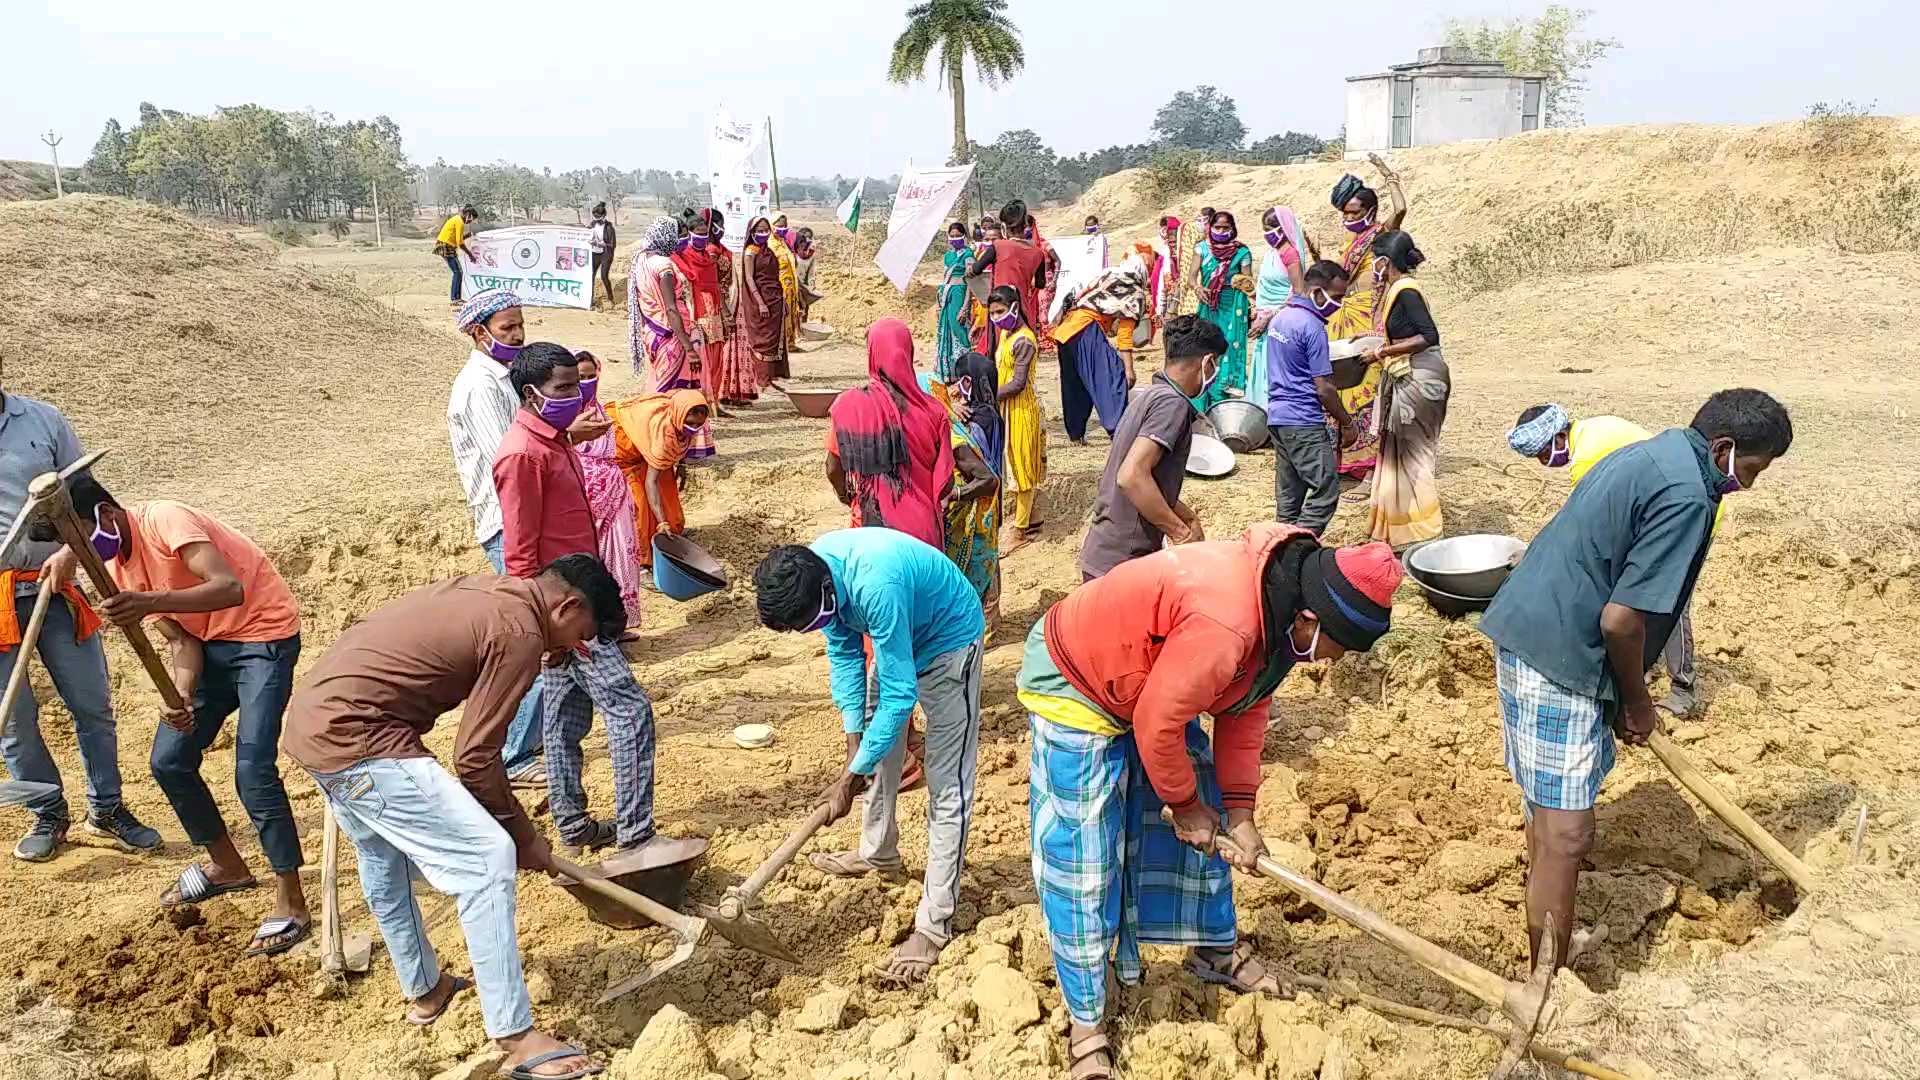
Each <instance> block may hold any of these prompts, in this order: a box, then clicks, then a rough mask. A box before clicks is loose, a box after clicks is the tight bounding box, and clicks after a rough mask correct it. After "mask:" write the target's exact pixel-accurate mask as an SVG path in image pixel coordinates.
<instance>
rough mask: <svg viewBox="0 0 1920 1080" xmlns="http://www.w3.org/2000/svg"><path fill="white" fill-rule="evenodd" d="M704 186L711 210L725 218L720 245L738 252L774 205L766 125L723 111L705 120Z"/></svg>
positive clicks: (771, 164)
mask: <svg viewBox="0 0 1920 1080" xmlns="http://www.w3.org/2000/svg"><path fill="white" fill-rule="evenodd" d="M707 184H708V186H709V188H710V190H711V191H712V194H713V206H714V209H716V210H718V211H720V213H721V215H722V216H724V217H725V218H726V229H727V232H726V236H725V237H724V238H723V241H722V242H724V243H725V244H726V245H727V247H728V248H729V249H731V250H733V251H739V250H740V249H741V247H743V246H744V245H745V244H746V238H747V226H748V225H749V224H751V223H752V221H753V219H754V218H757V217H767V216H768V213H767V211H768V209H769V208H770V207H772V205H773V147H772V145H771V144H769V143H768V142H767V126H766V124H764V123H761V122H758V121H750V120H748V121H742V120H735V119H734V118H733V115H732V114H731V113H729V112H727V110H725V109H715V110H714V111H713V115H712V116H711V117H708V119H707Z"/></svg>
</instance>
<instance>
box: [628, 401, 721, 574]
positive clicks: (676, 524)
mask: <svg viewBox="0 0 1920 1080" xmlns="http://www.w3.org/2000/svg"><path fill="white" fill-rule="evenodd" d="M607 418H608V419H610V420H612V421H613V461H614V464H616V465H618V466H620V471H621V472H623V473H625V474H626V477H627V488H628V490H630V491H631V492H632V493H633V506H634V510H635V512H636V514H637V515H638V523H639V530H638V535H639V541H640V542H639V545H638V546H639V552H638V554H639V556H640V565H641V566H643V567H645V568H646V570H647V571H648V573H649V574H651V572H652V570H653V538H654V536H656V535H658V534H659V533H663V532H665V533H679V532H683V531H684V530H685V529H686V527H687V516H686V513H685V512H684V511H683V510H682V509H681V508H680V473H681V469H680V466H681V464H682V463H683V462H685V461H686V459H687V451H688V449H689V448H690V447H691V446H692V445H693V440H694V439H695V438H696V437H697V436H698V435H699V433H700V430H701V428H702V427H704V426H705V425H706V422H707V399H706V396H705V395H704V394H702V393H700V391H698V390H675V391H674V392H672V393H670V394H641V395H640V396H639V397H633V398H628V399H627V400H625V401H621V402H616V403H614V404H612V405H609V406H607ZM648 583H649V584H651V580H649V582H648Z"/></svg>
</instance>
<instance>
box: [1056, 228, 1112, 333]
mask: <svg viewBox="0 0 1920 1080" xmlns="http://www.w3.org/2000/svg"><path fill="white" fill-rule="evenodd" d="M1047 246H1048V247H1051V248H1053V253H1054V254H1055V255H1058V256H1059V257H1060V276H1059V277H1058V278H1057V279H1056V280H1055V284H1054V291H1053V310H1052V311H1049V312H1048V313H1047V318H1048V319H1049V320H1050V321H1052V322H1059V321H1060V309H1061V308H1062V307H1064V306H1066V302H1067V296H1068V295H1069V294H1071V293H1075V292H1078V291H1079V290H1080V288H1081V287H1082V286H1084V285H1086V284H1087V283H1088V282H1091V281H1092V280H1093V279H1094V278H1097V277H1099V276H1100V271H1102V270H1104V269H1106V268H1107V238H1106V237H1105V236H1102V235H1100V234H1099V233H1094V234H1093V235H1091V236H1088V235H1086V234H1085V233H1082V234H1081V235H1079V236H1069V237H1066V238H1065V239H1062V240H1055V239H1053V238H1052V237H1048V238H1047Z"/></svg>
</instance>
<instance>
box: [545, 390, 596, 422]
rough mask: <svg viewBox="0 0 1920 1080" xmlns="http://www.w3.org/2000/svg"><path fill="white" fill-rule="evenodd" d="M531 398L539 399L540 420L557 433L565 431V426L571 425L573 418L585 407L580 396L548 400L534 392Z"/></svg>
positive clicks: (585, 403)
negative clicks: (551, 426) (549, 425)
mask: <svg viewBox="0 0 1920 1080" xmlns="http://www.w3.org/2000/svg"><path fill="white" fill-rule="evenodd" d="M533 396H534V397H537V398H539V399H540V419H542V420H545V421H546V422H547V423H549V424H551V425H553V427H554V428H555V429H556V430H558V431H565V430H567V426H568V425H569V424H572V423H573V419H574V417H576V416H579V415H580V410H581V409H584V408H586V406H587V400H586V398H585V397H583V396H582V395H580V394H575V395H573V396H572V397H570V398H550V397H548V396H547V395H545V394H543V393H541V392H540V391H538V390H535V391H534V392H533Z"/></svg>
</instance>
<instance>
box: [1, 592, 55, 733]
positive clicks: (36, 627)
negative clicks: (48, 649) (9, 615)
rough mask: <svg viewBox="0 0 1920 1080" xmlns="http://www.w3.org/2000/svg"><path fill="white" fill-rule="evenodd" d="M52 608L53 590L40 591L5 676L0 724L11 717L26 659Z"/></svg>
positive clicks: (23, 676)
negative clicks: (4, 691)
mask: <svg viewBox="0 0 1920 1080" xmlns="http://www.w3.org/2000/svg"><path fill="white" fill-rule="evenodd" d="M52 606H53V590H52V589H41V590H40V592H39V594H38V595H37V596H35V597H34V598H33V614H32V615H29V616H28V617H27V628H26V629H25V630H22V631H20V644H19V646H18V647H17V651H16V652H15V653H14V657H13V673H12V674H10V675H8V676H7V690H6V693H5V694H4V695H0V724H4V723H6V722H7V720H8V718H10V717H12V716H13V701H14V699H15V698H17V697H19V696H20V688H21V687H22V686H25V685H26V684H27V658H28V657H29V656H32V655H33V647H34V646H35V645H36V644H38V643H39V641H40V628H41V627H42V626H45V625H46V624H47V609H48V608H50V607H52Z"/></svg>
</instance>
